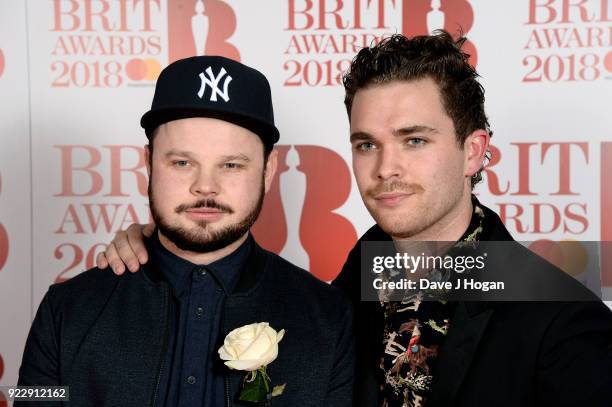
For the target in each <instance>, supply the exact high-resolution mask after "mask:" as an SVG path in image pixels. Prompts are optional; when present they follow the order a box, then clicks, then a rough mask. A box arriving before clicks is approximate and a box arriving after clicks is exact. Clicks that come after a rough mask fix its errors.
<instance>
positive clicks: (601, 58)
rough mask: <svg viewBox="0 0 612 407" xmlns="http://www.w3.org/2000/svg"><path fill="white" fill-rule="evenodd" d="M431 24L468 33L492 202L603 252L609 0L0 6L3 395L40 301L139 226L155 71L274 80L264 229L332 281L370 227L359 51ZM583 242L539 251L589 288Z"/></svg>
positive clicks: (611, 25)
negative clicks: (233, 70)
mask: <svg viewBox="0 0 612 407" xmlns="http://www.w3.org/2000/svg"><path fill="white" fill-rule="evenodd" d="M202 6H204V7H202ZM202 9H204V11H203V13H202ZM194 16H195V19H194V20H192V17H194ZM192 21H196V22H195V23H194V24H193V25H192ZM192 27H196V28H193V29H192ZM440 27H445V28H446V29H448V30H450V31H452V32H456V30H457V28H458V27H462V29H463V31H464V32H465V33H466V35H467V36H468V37H469V39H470V42H469V44H467V50H468V51H470V52H471V53H472V55H473V60H472V62H473V63H475V64H476V66H477V69H478V71H479V73H480V74H481V75H482V83H483V85H484V87H485V89H486V96H487V100H486V106H487V111H488V114H489V116H490V121H491V123H492V127H493V130H494V136H493V139H492V142H493V144H494V147H495V148H494V157H493V161H492V163H491V167H490V168H489V170H488V171H487V173H486V174H485V181H484V182H483V183H482V184H481V185H480V186H479V187H478V189H477V193H478V194H479V196H480V198H481V200H482V201H483V202H484V203H485V204H487V205H488V206H490V207H491V208H492V209H494V210H495V211H496V212H498V213H499V214H500V215H501V216H502V218H503V220H504V221H505V222H506V225H507V226H508V228H509V229H510V231H511V232H512V233H513V234H514V236H515V237H516V238H517V239H518V240H526V241H540V243H538V244H541V241H544V242H546V241H562V240H576V241H587V240H612V185H611V184H612V134H611V130H610V129H611V128H612V115H611V112H610V105H611V103H610V99H611V98H610V95H611V92H610V91H611V90H612V10H610V5H609V2H608V1H607V0H584V1H569V0H516V1H514V0H513V1H487V0H472V1H467V0H442V1H436V0H433V1H431V0H266V1H253V0H203V2H202V3H201V4H200V5H198V2H197V1H196V0H28V1H24V0H2V1H1V2H0V136H1V138H0V140H1V141H0V146H1V148H0V305H1V307H0V385H12V384H15V383H16V381H17V374H18V367H19V363H20V360H21V353H22V350H23V344H24V342H25V337H26V335H27V331H28V328H29V325H30V323H31V319H32V317H33V315H34V313H35V311H36V309H37V307H38V304H39V302H40V300H41V298H42V296H43V294H44V293H45V291H46V290H47V288H48V286H49V285H50V284H52V283H53V282H55V281H60V280H62V279H66V278H70V277H72V276H74V275H75V274H77V273H79V272H80V271H82V270H85V269H86V268H88V267H91V265H92V263H93V258H94V255H95V253H97V252H98V251H99V250H100V249H101V248H102V244H103V243H105V242H108V241H109V240H110V239H111V237H112V236H113V234H114V232H115V231H116V230H118V229H120V228H125V227H127V225H128V224H129V223H131V222H134V221H138V222H146V221H147V220H148V217H149V213H148V206H147V199H146V172H145V169H144V166H143V164H144V163H143V161H142V146H143V145H144V144H145V143H146V138H145V136H144V133H143V131H142V130H141V129H140V127H139V118H140V116H141V115H142V113H144V112H145V111H146V110H148V107H149V106H150V102H151V98H152V96H153V90H154V84H155V79H156V78H157V75H158V73H159V71H160V69H161V68H162V67H164V66H166V65H167V64H168V63H169V62H171V61H173V60H176V59H178V58H182V57H186V56H190V55H193V54H196V53H198V54H201V53H206V54H221V55H226V56H229V57H232V58H235V59H239V60H241V61H242V62H244V63H246V64H248V65H251V66H253V67H255V68H257V69H259V70H261V71H262V72H263V73H265V74H266V75H267V77H268V78H269V80H270V83H271V85H272V92H273V98H274V107H275V113H276V120H277V126H278V128H279V129H280V131H281V141H280V143H279V147H278V148H279V151H280V152H281V157H282V158H283V162H284V164H285V165H284V166H282V167H281V173H280V175H279V178H278V179H277V182H276V186H275V188H274V189H273V190H272V192H271V194H270V195H269V196H268V197H267V199H266V204H265V208H264V212H263V214H262V218H261V219H260V222H258V224H257V226H256V228H255V234H256V237H257V238H258V240H259V241H260V242H261V243H263V244H264V246H266V247H268V248H270V249H271V250H274V251H276V252H279V253H281V254H282V255H283V256H285V257H286V258H287V259H289V260H291V261H293V262H295V263H297V264H299V265H301V266H303V267H305V268H309V269H310V270H311V271H312V272H313V273H314V274H316V275H317V276H318V277H319V278H321V279H323V280H326V281H329V280H332V279H333V278H334V277H335V275H336V274H337V273H338V271H339V269H340V266H341V264H342V262H343V260H344V257H345V255H346V253H347V251H348V248H349V247H351V246H352V245H353V243H354V242H355V240H356V239H357V237H358V236H359V235H360V234H361V233H363V232H364V231H365V230H367V228H368V227H369V226H371V225H372V219H371V218H370V216H369V215H368V213H367V212H366V210H365V209H364V207H363V205H362V203H361V200H360V198H359V194H358V192H357V189H356V185H355V182H354V180H353V179H352V176H351V174H350V148H349V142H348V122H347V119H346V113H345V110H344V105H343V103H342V100H343V89H342V87H341V86H340V85H339V74H340V73H341V72H342V71H343V70H344V69H345V68H346V66H347V64H348V61H349V60H350V59H351V58H352V57H353V56H354V54H355V52H356V50H358V49H359V48H360V47H361V46H363V45H368V44H370V43H371V42H372V41H375V40H376V39H379V38H381V37H383V36H385V35H387V34H389V33H396V32H400V33H405V34H407V35H414V34H424V33H426V32H428V30H431V29H434V28H440ZM194 33H195V34H194ZM581 247H582V246H581V245H580V244H579V243H578V244H574V245H565V244H563V245H558V244H555V243H551V244H550V245H549V246H548V249H549V250H550V252H551V253H553V255H554V256H553V260H555V261H557V263H558V264H559V265H560V266H563V267H564V268H565V269H566V271H568V272H570V273H571V274H573V275H576V276H577V277H578V278H580V276H581V273H584V272H585V270H586V269H588V268H589V267H592V266H593V265H592V264H590V263H589V262H590V261H591V260H590V259H591V257H589V256H586V255H585V252H584V249H583V248H581ZM602 255H604V257H605V256H606V255H607V260H606V261H608V262H611V261H612V260H611V259H610V253H602ZM568 259H573V260H574V261H569V260H568ZM575 259H582V260H581V261H575ZM608 264H610V263H608ZM585 275H586V274H585ZM587 283H589V285H592V286H594V287H595V289H599V284H598V283H599V282H598V281H594V282H593V281H590V282H587ZM603 285H604V287H603V290H604V291H605V290H609V289H608V288H606V287H612V278H610V276H604V281H603ZM2 400H3V398H2V395H0V406H2V405H3V401H2Z"/></svg>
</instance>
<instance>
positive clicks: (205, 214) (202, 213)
mask: <svg viewBox="0 0 612 407" xmlns="http://www.w3.org/2000/svg"><path fill="white" fill-rule="evenodd" d="M184 212H185V213H186V214H187V216H189V217H190V218H192V219H195V220H216V219H219V218H220V217H221V216H222V215H223V214H224V213H225V211H223V210H221V209H216V208H191V209H187V210H185V211H184Z"/></svg>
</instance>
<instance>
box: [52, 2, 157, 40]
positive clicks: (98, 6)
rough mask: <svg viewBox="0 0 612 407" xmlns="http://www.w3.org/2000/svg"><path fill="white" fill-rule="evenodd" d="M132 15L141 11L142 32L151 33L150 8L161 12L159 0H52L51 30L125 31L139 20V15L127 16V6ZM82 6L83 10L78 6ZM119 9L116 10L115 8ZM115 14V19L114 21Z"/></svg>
mask: <svg viewBox="0 0 612 407" xmlns="http://www.w3.org/2000/svg"><path fill="white" fill-rule="evenodd" d="M128 2H130V3H131V6H132V9H131V11H132V12H136V11H137V10H138V9H141V10H142V26H141V27H140V30H139V31H141V32H151V31H153V27H152V25H151V20H152V19H151V13H152V8H151V5H152V4H155V5H156V6H157V9H158V10H160V9H161V4H160V0H118V2H117V1H110V0H79V1H77V0H53V16H54V18H53V28H51V31H77V30H82V31H86V32H93V31H106V32H111V31H115V32H127V31H130V29H128V25H129V22H130V21H141V18H140V16H137V15H132V14H131V13H130V14H129V15H128V13H129V10H128V7H127V3H128ZM81 6H82V7H81ZM116 7H118V9H116ZM117 15H118V17H119V18H118V19H117V20H115V19H116V17H117Z"/></svg>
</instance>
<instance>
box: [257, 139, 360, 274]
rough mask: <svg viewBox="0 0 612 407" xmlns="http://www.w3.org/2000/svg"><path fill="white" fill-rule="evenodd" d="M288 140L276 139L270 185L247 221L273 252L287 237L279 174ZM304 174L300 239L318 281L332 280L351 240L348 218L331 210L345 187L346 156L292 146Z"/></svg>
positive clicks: (354, 236)
mask: <svg viewBox="0 0 612 407" xmlns="http://www.w3.org/2000/svg"><path fill="white" fill-rule="evenodd" d="M289 148H290V146H286V145H280V146H277V147H276V150H278V153H279V154H278V162H279V167H278V170H277V172H276V175H275V177H274V180H273V183H272V187H271V189H270V191H269V192H268V194H267V195H266V199H265V201H264V206H263V208H262V211H261V215H259V219H258V220H257V222H256V223H255V225H254V226H253V229H252V231H253V235H254V236H255V238H256V239H257V242H258V243H259V244H260V245H261V246H262V247H264V248H266V249H268V250H270V251H273V252H275V253H279V252H280V251H281V250H282V249H283V247H284V246H285V243H286V241H287V221H286V219H285V211H284V209H283V202H282V197H281V193H280V184H279V178H280V175H281V174H282V173H283V172H285V171H287V170H288V169H289V167H288V166H287V165H286V159H287V152H288V151H289ZM295 149H296V150H297V152H298V154H299V157H300V165H299V166H298V167H297V170H299V171H300V172H302V173H304V174H306V198H305V200H304V204H303V207H302V215H301V219H300V242H301V244H302V247H303V248H304V250H305V251H306V253H308V257H309V260H310V272H311V273H312V274H314V275H315V276H317V277H318V278H319V279H321V280H324V281H329V280H333V279H334V278H335V277H336V276H337V275H338V273H339V272H340V269H341V268H342V264H343V263H344V260H345V259H346V255H347V254H348V252H349V250H350V249H351V248H352V247H353V245H354V244H355V241H356V240H357V233H356V231H355V228H354V227H353V225H352V224H351V222H350V221H349V220H348V219H346V218H344V217H343V216H341V215H338V214H335V213H333V212H332V211H334V210H336V209H338V208H339V207H341V206H342V205H343V204H344V203H345V202H346V200H347V199H348V196H349V193H350V190H351V176H350V172H349V168H348V166H347V164H346V162H345V161H344V160H343V159H342V157H340V156H339V155H338V154H337V153H336V152H334V151H332V150H330V149H328V148H325V147H320V146H295Z"/></svg>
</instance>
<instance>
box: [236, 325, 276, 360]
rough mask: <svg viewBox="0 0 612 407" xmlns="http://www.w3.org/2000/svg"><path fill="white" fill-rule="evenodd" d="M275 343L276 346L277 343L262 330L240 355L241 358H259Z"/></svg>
mask: <svg viewBox="0 0 612 407" xmlns="http://www.w3.org/2000/svg"><path fill="white" fill-rule="evenodd" d="M273 345H274V346H276V343H274V342H273V341H271V340H270V338H269V337H268V335H267V334H266V333H265V332H264V331H263V330H262V331H261V332H260V334H259V336H257V338H255V340H254V341H253V342H252V343H251V344H250V345H249V347H248V348H246V349H245V350H244V352H242V353H241V354H240V355H239V356H240V357H239V359H259V358H260V357H261V355H263V354H264V353H266V352H267V351H268V349H269V348H270V346H273Z"/></svg>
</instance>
